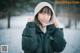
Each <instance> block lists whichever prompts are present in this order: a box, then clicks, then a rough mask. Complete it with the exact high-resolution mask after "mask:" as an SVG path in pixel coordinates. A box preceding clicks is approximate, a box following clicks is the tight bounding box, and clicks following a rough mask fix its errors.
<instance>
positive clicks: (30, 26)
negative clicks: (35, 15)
mask: <svg viewBox="0 0 80 53" xmlns="http://www.w3.org/2000/svg"><path fill="white" fill-rule="evenodd" d="M26 27H29V28H33V27H35V22H28V23H27V24H26Z"/></svg>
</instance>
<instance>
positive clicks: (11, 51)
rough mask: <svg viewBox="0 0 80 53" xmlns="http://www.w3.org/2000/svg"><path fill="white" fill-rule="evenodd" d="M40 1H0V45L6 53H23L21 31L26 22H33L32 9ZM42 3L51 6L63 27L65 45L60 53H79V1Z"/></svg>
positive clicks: (61, 0) (64, 0) (60, 0)
mask: <svg viewBox="0 0 80 53" xmlns="http://www.w3.org/2000/svg"><path fill="white" fill-rule="evenodd" d="M42 1H43V0H0V45H8V52H7V53H23V51H22V47H21V46H22V45H21V41H22V32H23V29H24V28H25V25H26V23H27V22H28V21H31V20H33V15H34V8H35V6H36V5H37V4H38V3H40V2H42ZM44 1H46V2H49V3H50V4H51V5H52V6H53V8H54V10H55V13H56V16H57V18H58V19H59V21H60V22H61V23H62V24H63V25H64V27H65V28H64V38H65V39H66V41H67V45H66V47H65V49H64V51H63V52H61V53H80V42H79V40H80V0H44ZM0 51H1V49H0ZM0 53H2V52H0ZM5 53H6V52H5Z"/></svg>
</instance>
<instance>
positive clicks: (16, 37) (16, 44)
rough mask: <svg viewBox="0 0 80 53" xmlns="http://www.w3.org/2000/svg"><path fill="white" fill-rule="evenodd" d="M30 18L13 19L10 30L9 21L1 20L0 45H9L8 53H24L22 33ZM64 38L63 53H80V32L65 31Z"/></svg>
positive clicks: (17, 17)
mask: <svg viewBox="0 0 80 53" xmlns="http://www.w3.org/2000/svg"><path fill="white" fill-rule="evenodd" d="M30 17H32V16H26V15H22V16H15V17H12V18H11V28H10V29H7V19H2V20H0V44H1V45H2V44H3V45H8V53H23V51H22V49H21V40H22V32H23V29H24V27H25V25H26V23H27V21H29V20H30V19H29V18H30ZM27 18H28V19H27ZM64 37H65V39H66V41H67V45H66V48H65V49H64V51H63V52H62V53H80V42H79V40H80V30H79V29H77V30H76V29H64Z"/></svg>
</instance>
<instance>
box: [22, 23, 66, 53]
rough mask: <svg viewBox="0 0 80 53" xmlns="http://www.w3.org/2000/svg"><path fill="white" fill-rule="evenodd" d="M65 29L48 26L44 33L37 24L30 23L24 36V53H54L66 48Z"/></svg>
mask: <svg viewBox="0 0 80 53" xmlns="http://www.w3.org/2000/svg"><path fill="white" fill-rule="evenodd" d="M65 45H66V41H65V39H64V34H63V29H60V28H56V27H55V26H54V25H48V26H47V32H46V33H43V32H42V31H41V29H40V28H39V26H38V25H36V24H35V22H28V24H27V25H26V27H25V29H24V31H23V34H22V50H23V51H24V53H54V52H62V51H63V50H64V48H65Z"/></svg>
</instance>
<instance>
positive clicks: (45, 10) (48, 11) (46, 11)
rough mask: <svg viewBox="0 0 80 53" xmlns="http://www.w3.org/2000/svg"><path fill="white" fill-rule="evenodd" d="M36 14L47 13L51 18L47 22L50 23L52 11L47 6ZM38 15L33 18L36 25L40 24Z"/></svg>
mask: <svg viewBox="0 0 80 53" xmlns="http://www.w3.org/2000/svg"><path fill="white" fill-rule="evenodd" d="M38 13H47V14H50V15H51V18H50V20H49V21H51V19H52V15H53V12H52V10H51V9H50V8H49V7H48V6H45V7H43V8H42V9H41V10H40V11H39V12H38ZM38 13H37V15H36V16H35V22H37V23H38V24H41V23H40V21H39V20H38ZM41 25H42V24H41Z"/></svg>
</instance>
